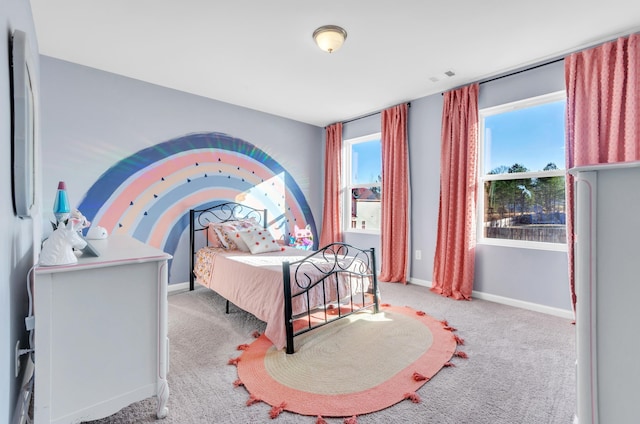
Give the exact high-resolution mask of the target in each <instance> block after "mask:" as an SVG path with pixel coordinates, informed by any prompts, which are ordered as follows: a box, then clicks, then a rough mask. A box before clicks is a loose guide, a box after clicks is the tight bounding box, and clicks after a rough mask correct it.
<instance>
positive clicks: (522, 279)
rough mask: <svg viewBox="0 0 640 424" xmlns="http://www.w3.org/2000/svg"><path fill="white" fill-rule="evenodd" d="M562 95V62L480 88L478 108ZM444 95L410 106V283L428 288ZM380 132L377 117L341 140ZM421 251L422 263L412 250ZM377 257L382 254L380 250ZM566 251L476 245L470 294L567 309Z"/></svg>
mask: <svg viewBox="0 0 640 424" xmlns="http://www.w3.org/2000/svg"><path fill="white" fill-rule="evenodd" d="M560 90H564V63H563V62H562V61H560V62H556V63H552V64H548V65H545V66H541V67H539V68H535V69H531V70H528V71H524V72H521V73H518V74H515V75H512V76H509V77H505V78H501V79H497V80H495V81H492V82H487V83H484V84H481V86H480V95H479V107H480V108H484V107H489V106H495V105H499V104H503V103H508V102H512V101H516V100H521V99H525V98H529V97H534V96H539V95H543V94H547V93H551V92H555V91H560ZM442 106H443V96H442V95H441V94H435V95H431V96H427V97H422V98H419V99H416V100H412V101H411V107H410V108H409V118H408V138H409V162H410V169H411V244H412V248H411V251H412V258H411V272H410V276H411V280H412V281H414V282H416V283H419V284H431V280H432V276H433V260H434V254H435V245H436V237H437V225H438V208H439V200H440V197H439V196H440V135H441V120H442ZM378 131H380V114H376V115H373V116H370V117H367V118H363V119H359V120H356V121H353V122H350V123H346V124H344V127H343V137H344V138H345V139H349V138H353V137H359V136H362V135H367V134H371V133H375V132H378ZM345 240H346V241H347V242H350V243H354V244H360V245H365V246H374V247H379V246H380V240H379V237H377V236H371V235H363V234H356V233H346V235H345ZM416 250H420V251H421V256H422V259H421V260H416V259H415V251H416ZM378 256H379V257H381V252H380V250H379V249H378ZM567 267H568V265H567V255H566V252H554V251H544V250H535V249H519V248H507V247H497V246H488V245H478V246H477V250H476V272H475V281H474V290H475V291H477V292H482V293H483V294H487V295H491V296H495V297H504V298H509V299H515V300H518V301H522V302H530V303H534V304H538V305H543V306H547V307H551V308H557V309H562V310H566V311H569V310H571V304H570V297H569V282H568V273H567Z"/></svg>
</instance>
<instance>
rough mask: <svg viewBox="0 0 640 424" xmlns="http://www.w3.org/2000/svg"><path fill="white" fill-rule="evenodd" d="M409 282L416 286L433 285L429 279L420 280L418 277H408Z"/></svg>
mask: <svg viewBox="0 0 640 424" xmlns="http://www.w3.org/2000/svg"><path fill="white" fill-rule="evenodd" d="M409 282H410V283H411V284H415V285H416V286H423V287H429V288H431V286H433V283H432V282H431V281H427V280H420V279H418V278H413V277H412V278H409Z"/></svg>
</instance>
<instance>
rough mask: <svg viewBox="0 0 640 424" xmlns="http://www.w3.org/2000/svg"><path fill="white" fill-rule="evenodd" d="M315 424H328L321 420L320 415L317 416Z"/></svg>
mask: <svg viewBox="0 0 640 424" xmlns="http://www.w3.org/2000/svg"><path fill="white" fill-rule="evenodd" d="M316 424H328V423H327V420H325V419H324V418H322V415H318V418H317V419H316Z"/></svg>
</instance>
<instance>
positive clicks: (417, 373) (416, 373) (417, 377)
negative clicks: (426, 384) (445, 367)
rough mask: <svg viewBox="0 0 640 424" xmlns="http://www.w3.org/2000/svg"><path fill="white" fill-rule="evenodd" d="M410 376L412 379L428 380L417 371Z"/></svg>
mask: <svg viewBox="0 0 640 424" xmlns="http://www.w3.org/2000/svg"><path fill="white" fill-rule="evenodd" d="M412 377H413V380H414V381H429V377H426V376H424V375H422V374H420V373H419V372H417V371H416V372H414V373H413V375H412Z"/></svg>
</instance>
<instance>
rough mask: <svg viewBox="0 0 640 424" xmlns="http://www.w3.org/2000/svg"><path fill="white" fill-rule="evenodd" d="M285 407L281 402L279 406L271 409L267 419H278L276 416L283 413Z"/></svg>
mask: <svg viewBox="0 0 640 424" xmlns="http://www.w3.org/2000/svg"><path fill="white" fill-rule="evenodd" d="M286 406H287V404H286V403H285V402H282V403H281V404H280V405H278V406H274V407H272V408H271V411H269V417H271V419H274V418H278V416H279V415H280V413H281V412H282V411H284V408H286Z"/></svg>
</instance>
